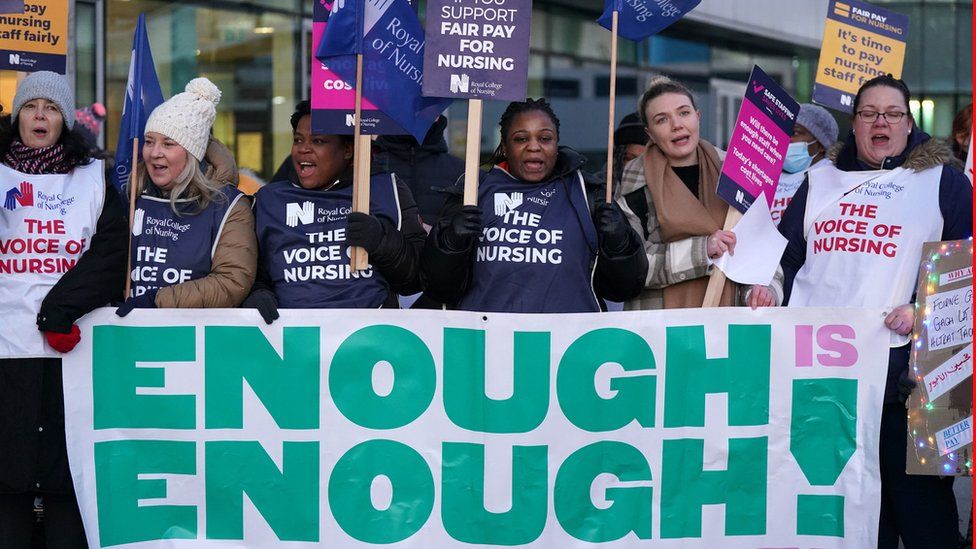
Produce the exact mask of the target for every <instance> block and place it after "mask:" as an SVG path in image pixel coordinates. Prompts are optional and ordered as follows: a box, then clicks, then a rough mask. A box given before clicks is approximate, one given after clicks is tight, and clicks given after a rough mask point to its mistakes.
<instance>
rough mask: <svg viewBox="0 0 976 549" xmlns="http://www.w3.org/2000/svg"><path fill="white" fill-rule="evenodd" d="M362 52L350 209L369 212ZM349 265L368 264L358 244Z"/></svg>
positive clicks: (358, 57)
mask: <svg viewBox="0 0 976 549" xmlns="http://www.w3.org/2000/svg"><path fill="white" fill-rule="evenodd" d="M362 114H363V54H361V53H360V54H358V55H356V127H355V129H354V130H353V168H352V211H354V212H362V213H365V214H368V213H369V176H370V173H369V164H370V156H371V154H372V150H371V149H372V147H371V144H372V141H371V140H370V137H369V136H368V135H363V133H362ZM349 261H350V262H349V266H350V268H352V270H353V271H362V270H363V269H366V268H367V267H368V266H369V254H367V253H366V250H364V249H363V248H361V247H359V246H353V247H351V248H350V249H349Z"/></svg>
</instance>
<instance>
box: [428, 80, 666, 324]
mask: <svg viewBox="0 0 976 549" xmlns="http://www.w3.org/2000/svg"><path fill="white" fill-rule="evenodd" d="M500 126H501V144H500V145H499V146H498V149H497V150H496V151H495V155H494V158H493V164H494V167H493V168H492V169H491V170H490V171H489V172H488V173H487V174H485V175H484V176H483V177H482V181H481V183H480V185H479V188H478V205H477V206H462V205H461V204H460V200H459V198H460V197H459V196H457V195H454V196H452V197H451V198H449V199H448V202H447V204H445V207H444V212H443V213H442V215H441V217H440V220H439V221H438V223H437V224H436V225H435V226H434V228H433V229H432V230H431V234H430V236H429V237H428V239H427V244H426V246H425V248H424V257H423V276H424V281H425V284H424V289H425V291H426V292H427V293H428V295H430V296H431V297H433V298H434V299H437V300H439V301H440V302H442V303H447V304H451V305H456V306H457V308H458V309H463V310H469V311H493V312H512V313H574V312H595V311H599V310H601V308H602V304H601V299H608V300H612V301H622V300H625V299H629V298H630V297H633V296H634V295H636V294H637V292H639V291H640V288H641V286H642V284H643V281H644V276H645V274H646V272H647V263H646V261H645V259H644V256H643V254H642V253H641V250H640V239H639V237H638V236H637V234H636V233H634V232H633V231H632V230H630V228H629V227H627V224H626V223H625V221H624V218H623V215H622V213H621V212H620V210H619V208H617V207H616V206H614V205H612V204H606V203H602V204H595V202H596V200H598V197H599V196H603V189H602V187H600V186H598V185H587V183H586V181H584V177H583V172H582V171H581V167H582V165H583V159H582V157H580V155H579V154H577V153H576V152H575V151H573V150H571V149H568V148H559V147H558V143H559V119H558V118H556V115H555V114H554V113H553V112H552V109H551V108H550V106H549V103H548V102H546V100H545V99H538V100H532V99H529V100H527V101H520V102H514V103H511V104H510V105H509V106H508V109H506V111H505V113H504V114H502V118H501V122H500Z"/></svg>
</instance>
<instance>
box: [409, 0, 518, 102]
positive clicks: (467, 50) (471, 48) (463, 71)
mask: <svg viewBox="0 0 976 549" xmlns="http://www.w3.org/2000/svg"><path fill="white" fill-rule="evenodd" d="M531 27H532V2H531V0H431V2H429V3H428V4H427V48H426V50H425V51H424V88H423V89H424V95H426V96H432V97H454V98H465V99H494V100H500V101H521V100H523V99H525V95H526V91H527V88H528V77H529V31H530V30H531Z"/></svg>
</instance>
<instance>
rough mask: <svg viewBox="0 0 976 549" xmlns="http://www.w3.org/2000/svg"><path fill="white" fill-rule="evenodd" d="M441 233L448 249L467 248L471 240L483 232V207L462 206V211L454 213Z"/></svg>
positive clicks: (459, 249) (458, 249)
mask: <svg viewBox="0 0 976 549" xmlns="http://www.w3.org/2000/svg"><path fill="white" fill-rule="evenodd" d="M441 234H442V235H443V236H442V238H443V244H444V245H445V247H446V248H447V249H449V250H451V251H461V250H465V249H467V248H468V246H470V245H471V241H472V240H474V238H475V237H477V236H478V235H479V234H481V208H479V207H477V206H461V211H459V212H458V213H456V214H454V217H452V218H451V221H450V223H448V225H447V226H446V227H445V228H444V230H443V231H442V232H441Z"/></svg>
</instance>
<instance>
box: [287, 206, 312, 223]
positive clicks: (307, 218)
mask: <svg viewBox="0 0 976 549" xmlns="http://www.w3.org/2000/svg"><path fill="white" fill-rule="evenodd" d="M314 220H315V204H313V203H312V202H310V201H308V200H306V201H305V202H303V203H302V204H301V205H299V204H298V203H297V202H289V203H288V204H285V225H288V226H289V227H297V226H298V224H299V223H301V224H302V225H308V224H309V223H311V222H312V221H314Z"/></svg>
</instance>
